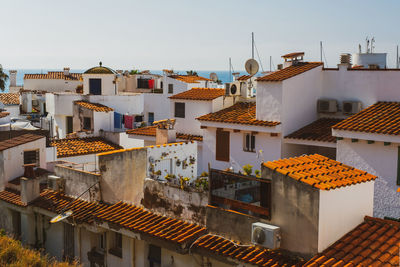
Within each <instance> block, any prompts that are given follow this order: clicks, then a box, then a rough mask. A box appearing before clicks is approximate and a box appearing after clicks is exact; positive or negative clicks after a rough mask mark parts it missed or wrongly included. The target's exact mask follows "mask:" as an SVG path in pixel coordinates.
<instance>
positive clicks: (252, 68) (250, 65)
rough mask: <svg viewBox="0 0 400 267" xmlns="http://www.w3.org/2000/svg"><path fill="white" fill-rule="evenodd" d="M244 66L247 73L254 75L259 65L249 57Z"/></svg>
mask: <svg viewBox="0 0 400 267" xmlns="http://www.w3.org/2000/svg"><path fill="white" fill-rule="evenodd" d="M244 68H245V69H246V71H247V73H248V74H250V75H254V74H256V73H257V72H258V69H259V65H258V62H257V61H256V60H255V59H252V58H250V59H248V60H247V61H246V64H245V65H244Z"/></svg>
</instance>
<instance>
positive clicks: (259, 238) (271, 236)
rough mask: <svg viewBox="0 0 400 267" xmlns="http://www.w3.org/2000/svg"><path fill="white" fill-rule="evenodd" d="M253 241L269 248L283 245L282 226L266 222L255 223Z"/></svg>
mask: <svg viewBox="0 0 400 267" xmlns="http://www.w3.org/2000/svg"><path fill="white" fill-rule="evenodd" d="M251 228H252V231H251V242H252V243H253V244H255V245H259V246H263V247H266V248H269V249H277V248H279V247H280V246H281V228H280V227H278V226H274V225H270V224H266V223H260V222H257V223H253V224H252V226H251Z"/></svg>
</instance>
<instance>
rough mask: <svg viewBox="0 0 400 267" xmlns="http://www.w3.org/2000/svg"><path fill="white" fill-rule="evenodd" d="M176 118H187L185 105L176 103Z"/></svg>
mask: <svg viewBox="0 0 400 267" xmlns="http://www.w3.org/2000/svg"><path fill="white" fill-rule="evenodd" d="M175 117H177V118H185V103H175Z"/></svg>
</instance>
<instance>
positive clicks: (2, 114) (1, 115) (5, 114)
mask: <svg viewBox="0 0 400 267" xmlns="http://www.w3.org/2000/svg"><path fill="white" fill-rule="evenodd" d="M8 115H10V113H9V112H0V119H1V118H5V117H7V116H8Z"/></svg>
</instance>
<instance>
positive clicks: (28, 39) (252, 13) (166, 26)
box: [0, 0, 400, 70]
mask: <svg viewBox="0 0 400 267" xmlns="http://www.w3.org/2000/svg"><path fill="white" fill-rule="evenodd" d="M399 10H400V1H396V0H391V1H386V0H385V1H384V0H381V1H376V0H375V1H370V0H363V1H361V0H359V1H350V0H336V1H325V0H307V1H298V0H293V1H289V0H281V1H277V0H274V1H270V0H247V1H245V0H242V1H239V0H203V1H189V0H179V1H178V0H176V1H175V0H169V1H166V0H160V1H153V0H140V1H136V0H130V1H128V0H121V1H110V0H90V1H89V0H68V1H67V0H64V1H58V0H57V1H55V0H35V1H32V0H15V1H2V3H1V4H0V20H1V24H2V27H1V32H2V38H1V39H0V40H1V41H0V42H1V45H0V63H1V64H2V65H3V67H4V68H7V69H9V68H62V67H64V66H70V67H71V68H75V69H85V68H88V67H91V66H93V65H97V63H98V62H99V60H101V61H103V63H104V65H107V66H110V67H112V68H116V69H130V68H133V67H135V68H139V69H142V70H143V69H163V68H174V69H181V70H182V69H194V70H224V69H227V65H228V58H229V57H232V62H233V64H234V67H235V69H243V64H244V61H245V60H246V59H247V58H249V57H250V56H251V46H250V44H251V43H250V40H251V39H250V36H251V32H252V31H254V33H255V40H256V45H257V47H258V50H259V52H260V56H261V58H262V61H263V65H264V68H269V63H267V62H268V59H269V56H272V58H273V62H274V64H275V65H276V64H277V63H279V62H280V61H281V59H280V55H282V54H284V53H287V52H292V51H305V52H306V59H307V60H310V61H311V60H319V41H323V43H324V48H325V54H326V58H327V62H328V65H329V66H330V67H333V66H335V65H336V64H337V62H338V59H339V54H340V53H342V52H350V53H352V52H356V51H357V50H358V44H359V43H361V44H362V45H364V40H365V37H366V36H375V39H376V52H387V53H388V64H389V65H390V66H394V63H395V49H396V45H397V44H399V43H400V34H399V30H398V25H399V19H398V11H399ZM267 66H268V67H267Z"/></svg>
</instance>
